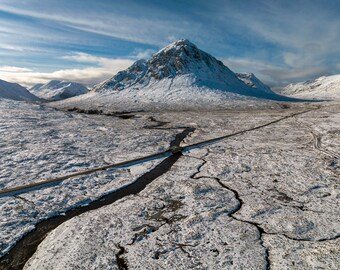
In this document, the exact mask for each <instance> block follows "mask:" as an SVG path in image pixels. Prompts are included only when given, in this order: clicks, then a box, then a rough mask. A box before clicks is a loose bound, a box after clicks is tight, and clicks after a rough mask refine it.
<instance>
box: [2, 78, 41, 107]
mask: <svg viewBox="0 0 340 270" xmlns="http://www.w3.org/2000/svg"><path fill="white" fill-rule="evenodd" d="M0 98H5V99H13V100H18V101H31V102H36V101H41V99H40V98H38V97H36V96H35V95H33V94H31V93H30V92H29V91H28V90H27V89H26V88H25V87H23V86H21V85H19V84H17V83H10V82H6V81H3V80H0Z"/></svg>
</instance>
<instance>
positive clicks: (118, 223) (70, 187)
mask: <svg viewBox="0 0 340 270" xmlns="http://www.w3.org/2000/svg"><path fill="white" fill-rule="evenodd" d="M5 104H7V105H6V106H7V108H6V109H4V111H6V112H7V117H4V118H3V119H1V121H0V123H4V124H3V125H4V126H5V127H6V130H8V133H6V136H5V138H8V141H6V142H4V144H5V145H7V144H8V145H9V147H8V149H7V150H6V151H7V152H6V153H5V155H3V154H1V157H3V156H6V157H7V159H6V160H5V162H4V161H1V164H6V166H5V168H4V169H5V172H7V174H9V176H11V175H12V178H11V182H8V183H6V182H5V181H4V180H2V182H5V184H4V185H5V186H11V185H15V184H17V183H21V182H24V181H27V182H30V181H35V180H36V178H37V177H36V175H35V174H36V170H37V169H38V167H34V164H35V163H36V162H37V160H33V161H30V159H32V158H30V157H29V156H28V157H27V156H25V155H23V154H21V151H22V150H20V148H19V146H18V145H20V144H18V142H19V141H20V140H21V144H22V145H24V146H25V145H26V147H27V148H28V149H31V151H33V153H34V154H33V156H41V157H43V158H42V160H44V161H45V163H44V167H46V168H47V171H50V170H51V169H54V171H55V173H56V175H58V173H60V174H64V173H65V172H70V171H72V167H71V166H74V165H76V163H75V162H83V163H84V162H87V165H85V166H84V167H89V166H90V165H99V164H101V162H102V161H103V160H106V159H110V160H111V161H112V160H113V159H114V160H115V161H116V160H117V161H119V160H126V159H127V158H129V157H133V156H139V155H144V152H145V154H147V153H150V152H153V151H157V150H159V149H162V148H163V149H164V148H166V147H167V146H168V143H169V141H170V140H172V138H173V135H174V132H178V130H179V127H183V126H192V127H195V128H196V131H195V132H194V133H192V134H190V135H189V137H188V138H187V139H185V141H184V142H183V143H182V146H185V145H187V144H192V143H197V142H200V141H202V140H206V139H211V138H214V137H217V136H221V135H225V134H228V133H233V132H236V131H239V130H243V129H248V128H250V127H255V126H257V125H261V124H264V123H267V122H269V121H272V120H274V119H278V118H280V117H282V116H285V115H290V114H291V113H293V112H298V111H303V110H306V109H309V108H313V107H315V104H290V108H286V109H277V108H272V109H270V108H265V109H262V108H255V109H252V110H250V109H238V110H227V111H210V112H209V111H206V112H204V113H201V112H195V111H191V112H139V113H136V115H135V118H132V119H128V120H122V119H119V118H114V117H107V116H96V115H78V114H74V113H64V112H58V111H55V110H53V109H49V108H45V107H42V106H38V105H30V104H25V107H21V106H16V104H17V103H15V102H7V103H5ZM5 104H4V101H3V104H1V105H2V106H0V108H3V107H4V106H5ZM318 105H321V109H318V110H315V111H311V112H308V113H305V114H302V115H298V116H296V117H293V118H288V119H286V120H283V121H281V122H278V123H276V124H273V125H271V126H267V127H265V128H261V129H258V130H256V131H252V132H247V133H245V134H242V135H239V136H237V137H231V138H229V139H227V140H224V141H220V142H219V143H216V144H211V145H207V146H204V147H202V148H197V149H193V150H191V151H190V152H185V153H184V156H182V157H181V158H180V159H179V160H178V161H177V162H176V163H175V164H174V166H173V167H172V168H171V170H170V171H168V172H167V173H165V174H163V175H162V176H160V177H159V178H157V179H156V180H155V181H154V182H152V183H151V184H150V185H149V186H147V188H146V189H145V190H144V191H142V192H140V193H139V194H138V195H131V196H127V197H125V198H123V199H121V200H119V201H116V202H115V203H113V204H111V205H107V206H105V207H102V208H99V209H97V210H94V211H90V212H87V213H84V214H82V215H80V216H77V217H75V218H73V219H71V220H69V221H67V222H65V223H63V224H62V225H60V226H59V227H58V228H56V229H55V230H53V231H52V232H51V233H50V234H49V235H48V236H47V237H46V239H45V240H44V241H43V242H42V243H41V244H40V246H39V247H38V250H37V251H36V253H35V254H34V255H33V257H32V258H31V259H30V260H29V261H28V262H27V263H26V265H25V269H74V268H76V267H81V268H84V269H118V265H117V256H118V257H120V258H121V259H124V260H125V262H126V263H127V265H128V266H129V268H131V269H137V268H147V269H164V268H165V269H174V268H179V269H191V268H200V269H206V268H208V269H226V268H227V269H228V268H231V269H241V268H243V269H264V268H266V266H267V262H268V260H270V265H271V269H282V267H286V268H287V269H292V268H294V265H293V263H295V266H296V265H298V266H299V268H300V269H313V267H315V266H317V267H320V268H322V267H323V268H325V269H337V268H336V267H337V265H339V258H340V256H339V255H340V254H339V253H340V252H339V249H338V244H339V239H338V238H337V235H339V226H338V224H339V221H340V220H339V216H340V215H339V214H340V213H339V209H340V208H339V190H338V188H337V185H338V176H339V164H338V162H339V161H338V159H337V158H336V157H334V156H332V155H328V154H327V153H328V152H332V151H333V152H337V153H339V151H340V141H339V138H338V136H337V134H338V133H339V123H340V114H339V103H336V102H334V103H321V104H318ZM10 108H12V111H11V110H10ZM20 111H21V112H22V114H21V113H19V112H20ZM24 112H25V114H24ZM10 114H13V115H17V118H14V119H13V117H12V116H11V115H10ZM0 115H2V114H0ZM24 115H25V116H24ZM151 116H152V117H153V118H155V119H157V120H161V121H163V122H169V123H168V124H166V125H165V126H163V127H162V128H166V129H163V130H162V129H152V130H146V129H143V128H142V127H143V126H145V125H150V122H148V119H149V117H151ZM24 117H25V119H24ZM23 119H24V120H23ZM48 119H53V121H50V120H48ZM24 123H26V124H24ZM62 123H63V124H62ZM64 125H65V126H64ZM33 126H34V127H35V129H36V130H34V129H33ZM168 128H170V129H168ZM172 128H176V129H175V130H173V129H172ZM312 133H316V134H318V135H319V136H320V137H321V148H320V149H319V148H315V147H314V143H313V136H312ZM11 134H13V135H11ZM15 134H21V136H19V135H15ZM39 134H40V135H39ZM46 134H49V135H48V136H47V138H48V139H45V138H46ZM10 136H13V137H10ZM13 138H18V139H17V140H18V141H13V143H11V141H12V140H13ZM23 138H27V141H23ZM45 140H47V142H49V144H47V145H51V146H53V148H52V149H46V147H41V146H39V145H42V143H43V142H45ZM145 142H147V146H146V147H145V148H144V144H145ZM64 144H66V145H64ZM44 145H46V143H44ZM84 149H87V151H89V152H88V153H87V154H86V157H84V154H83V152H82V150H84ZM103 153H105V154H103ZM40 159H41V158H39V160H40ZM74 160H76V161H74ZM24 162H26V164H25V165H22V166H21V167H18V168H15V167H16V166H18V164H23V163H24ZM55 162H60V165H59V167H58V166H56V165H55ZM159 162H160V161H153V163H152V164H145V167H144V168H143V167H140V165H137V166H136V167H135V168H131V169H129V170H126V169H122V170H111V171H110V172H101V173H98V174H95V175H93V176H89V177H81V178H80V179H73V180H69V181H65V182H64V183H62V184H61V185H60V186H59V187H51V188H48V189H45V190H40V191H35V192H33V193H28V194H25V195H21V196H22V197H23V198H25V199H26V200H27V201H29V202H31V203H29V202H27V201H24V200H22V199H20V198H12V199H10V200H9V199H6V200H5V199H1V200H0V202H1V204H0V205H1V206H2V209H1V211H0V213H1V215H2V216H1V219H0V220H4V221H3V222H2V223H1V230H0V232H1V235H0V237H1V238H0V239H1V241H2V242H3V241H5V240H6V245H5V246H3V247H2V250H4V247H6V246H8V245H9V243H13V242H14V241H15V240H16V239H18V237H19V236H20V235H22V234H23V233H24V231H27V230H29V229H31V228H32V226H33V225H34V223H35V222H36V221H37V220H38V219H39V218H42V217H46V216H48V215H50V214H51V213H55V212H56V211H62V210H63V209H65V208H67V207H71V206H74V205H76V204H77V203H78V204H81V203H84V200H85V199H89V198H95V197H97V196H98V195H99V194H102V193H105V192H107V191H109V190H114V189H116V188H118V187H119V186H122V185H124V183H127V182H131V181H133V180H134V179H136V176H137V175H136V174H138V175H140V174H143V172H144V173H145V172H147V171H149V170H150V169H151V168H152V167H153V166H154V165H155V164H158V163H159ZM67 165H69V166H67ZM40 168H41V167H40ZM18 172H21V173H22V175H24V174H25V176H26V177H25V178H24V179H25V180H23V179H22V178H21V177H17V174H18ZM1 175H3V173H2V174H1ZM20 178H21V179H20ZM26 178H27V180H26ZM12 182H13V184H12ZM22 228H24V229H22ZM258 228H261V229H262V230H263V231H260V230H259V229H258ZM20 230H23V231H20ZM3 239H5V240H3ZM327 239H329V240H327ZM121 247H123V248H124V250H125V252H123V254H120V252H119V251H120V250H121ZM267 253H268V256H269V258H267V255H266V254H267ZM119 254H120V255H119ZM282 265H284V266H282Z"/></svg>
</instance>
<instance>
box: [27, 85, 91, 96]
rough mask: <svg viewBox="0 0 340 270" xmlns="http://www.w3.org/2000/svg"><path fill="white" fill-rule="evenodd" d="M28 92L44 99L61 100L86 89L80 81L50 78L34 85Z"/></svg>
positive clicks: (82, 92) (81, 92) (83, 92)
mask: <svg viewBox="0 0 340 270" xmlns="http://www.w3.org/2000/svg"><path fill="white" fill-rule="evenodd" d="M30 92H32V93H33V94H35V95H36V96H38V97H40V98H43V99H46V100H62V99H66V98H70V97H74V96H79V95H82V94H85V93H87V92H88V89H87V88H86V87H85V86H84V85H82V84H80V83H75V82H67V81H58V80H52V81H50V82H48V83H46V84H36V85H34V86H33V87H32V88H30Z"/></svg>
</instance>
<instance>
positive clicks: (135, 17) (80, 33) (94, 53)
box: [0, 0, 340, 85]
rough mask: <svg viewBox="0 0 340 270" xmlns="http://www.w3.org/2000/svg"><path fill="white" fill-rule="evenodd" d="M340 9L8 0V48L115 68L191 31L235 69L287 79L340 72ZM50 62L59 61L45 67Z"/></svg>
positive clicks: (261, 1)
mask: <svg viewBox="0 0 340 270" xmlns="http://www.w3.org/2000/svg"><path fill="white" fill-rule="evenodd" d="M339 14H340V6H339V4H338V1H336V0H329V1H327V5H325V3H324V1H321V0H309V1H307V0H296V1H283V0H277V1H267V0H258V1H250V0H248V1H247V0H245V1H232V0H211V1H203V0H197V1H195V2H194V3H193V1H179V0H174V1H168V2H162V4H160V1H157V0H152V1H147V2H143V1H137V0H126V1H121V2H118V1H115V2H113V1H106V0H103V1H100V2H99V3H94V2H93V1H89V0H82V1H80V0H73V1H66V0H60V1H43V2H42V1H38V0H28V1H19V0H18V1H9V0H2V1H1V3H0V15H1V16H0V23H1V26H0V38H1V39H2V40H4V41H5V42H3V43H2V44H1V45H0V55H1V56H2V60H3V64H4V65H6V66H20V67H21V68H28V69H32V70H36V71H37V72H38V73H41V74H43V75H41V76H45V75H44V74H47V73H48V74H52V73H53V72H55V74H54V75H53V76H60V74H64V75H67V76H69V77H72V78H73V77H76V72H78V73H79V76H78V77H79V78H80V77H82V76H83V75H81V74H84V72H88V74H90V73H92V74H97V72H100V73H101V74H108V73H109V72H110V73H111V75H113V72H112V70H114V71H115V72H116V70H117V68H118V67H121V68H125V67H126V66H125V65H124V63H127V62H124V61H130V62H131V60H130V59H132V60H135V59H140V58H148V57H149V56H150V55H151V54H152V53H154V52H155V51H157V50H158V49H159V48H160V47H162V46H164V45H166V44H168V43H169V42H171V41H173V40H175V39H178V38H184V37H185V38H188V39H190V40H191V41H192V42H194V43H195V44H197V45H198V47H200V48H202V49H203V50H206V51H207V52H209V53H211V54H213V55H215V56H217V58H220V59H224V60H225V61H224V62H225V63H226V64H227V65H230V68H231V69H233V70H235V71H248V72H254V73H256V75H258V76H259V78H261V79H264V80H265V81H266V82H269V83H270V84H271V85H283V84H285V83H287V82H290V81H289V80H293V81H298V80H305V79H310V78H313V77H316V76H320V75H324V74H335V73H340V64H339V62H340V59H339V55H340V46H338V44H340V35H339V33H340V21H339V19H338V18H339ZM79 51H81V52H82V53H79ZM72 52H76V53H72ZM6 53H7V56H8V57H6ZM15 54H16V56H17V57H16V59H18V61H20V62H18V64H16V63H15V61H14V60H13V59H14V58H13V55H15ZM3 56H5V57H3ZM62 60H64V62H63V61H62ZM34 63H36V64H34ZM46 63H49V65H50V66H53V65H55V66H56V67H57V66H58V68H55V69H54V70H52V71H50V72H46V70H43V69H42V68H39V67H42V66H43V65H46ZM104 69H106V70H107V71H106V73H105V72H104ZM86 70H87V71H86ZM61 71H63V72H61ZM71 71H72V72H71ZM58 72H59V73H58ZM46 76H47V75H46ZM17 77H19V76H17ZM90 77H91V76H90ZM95 77H98V78H99V77H100V76H99V75H98V74H97V75H96V76H95ZM102 77H103V78H104V77H106V75H105V76H104V75H103V76H102ZM82 80H83V79H82ZM92 81H95V79H94V80H92Z"/></svg>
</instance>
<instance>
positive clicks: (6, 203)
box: [0, 99, 178, 255]
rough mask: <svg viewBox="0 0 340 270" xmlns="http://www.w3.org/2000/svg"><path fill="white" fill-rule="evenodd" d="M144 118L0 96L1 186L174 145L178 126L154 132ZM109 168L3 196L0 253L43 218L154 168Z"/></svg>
mask: <svg viewBox="0 0 340 270" xmlns="http://www.w3.org/2000/svg"><path fill="white" fill-rule="evenodd" d="M143 117H144V116H140V118H130V119H121V118H117V117H107V116H93V115H92V116H88V115H84V114H76V113H64V112H59V111H56V110H55V109H51V108H46V107H44V106H41V105H33V104H28V103H25V102H15V101H9V100H5V99H3V100H2V99H0V134H1V141H0V189H5V188H9V187H14V186H18V185H23V184H29V183H34V182H38V181H41V180H46V179H50V178H53V177H57V176H61V175H64V174H69V173H72V172H77V171H81V170H84V169H87V168H93V167H95V166H102V165H106V164H108V163H112V162H120V161H124V160H127V159H132V158H134V157H139V156H144V155H146V154H150V153H154V152H157V151H161V150H164V149H165V148H167V147H169V142H170V141H171V140H172V139H173V137H174V134H175V133H177V132H178V130H176V129H174V130H167V131H166V130H164V131H163V130H149V129H148V128H143V127H144V126H149V125H151V126H152V125H155V123H153V122H151V121H150V120H149V119H148V116H145V117H146V118H145V119H144V118H143ZM153 164H154V162H153V161H152V162H149V163H145V164H141V165H138V166H134V167H133V168H126V169H119V170H114V171H108V172H107V173H101V174H98V175H97V174H93V175H91V176H84V177H81V178H77V179H75V180H72V181H65V182H63V183H62V184H61V185H60V186H58V187H51V188H48V189H45V190H41V191H36V192H31V193H27V194H24V195H21V196H17V197H6V198H0V213H1V217H0V255H2V254H3V253H4V252H5V251H6V250H8V248H9V247H10V246H11V245H12V244H13V243H14V242H15V241H16V240H17V239H19V238H20V237H22V235H23V234H24V233H26V232H27V231H29V230H31V229H32V228H33V225H34V224H35V223H36V222H37V221H38V220H41V219H44V218H46V217H48V216H51V215H54V214H56V213H60V212H63V211H65V209H68V208H70V207H74V206H75V205H77V204H79V203H85V202H86V201H88V200H93V199H95V198H98V197H99V196H100V195H102V194H104V193H107V192H109V191H110V190H113V189H116V188H117V187H120V186H122V185H124V184H126V183H128V182H131V181H133V180H134V179H135V178H136V177H137V176H138V175H140V174H141V173H144V172H145V171H146V170H148V169H149V168H151V167H152V166H153Z"/></svg>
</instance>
